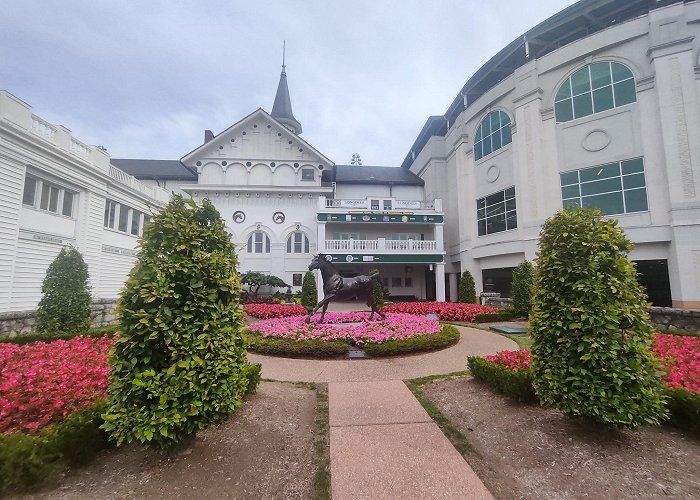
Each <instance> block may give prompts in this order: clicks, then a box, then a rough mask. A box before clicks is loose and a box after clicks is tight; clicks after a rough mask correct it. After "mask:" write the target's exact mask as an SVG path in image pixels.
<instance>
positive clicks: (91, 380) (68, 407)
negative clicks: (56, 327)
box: [0, 337, 112, 433]
mask: <svg viewBox="0 0 700 500" xmlns="http://www.w3.org/2000/svg"><path fill="white" fill-rule="evenodd" d="M111 345H112V339H110V338H108V337H100V338H89V337H87V338H86V337H76V338H74V339H71V340H56V341H54V342H51V343H49V344H46V343H43V342H35V343H32V344H27V345H25V346H18V345H15V344H5V343H0V432H2V433H10V432H15V431H24V432H29V433H32V432H37V431H38V430H40V429H42V428H44V427H46V426H49V425H51V424H55V423H58V422H60V421H61V420H63V418H64V417H65V416H66V415H68V414H69V413H71V412H72V411H73V410H76V409H78V408H81V407H84V406H88V405H89V404H90V403H92V402H93V401H95V399H97V398H103V397H106V395H107V385H108V375H109V363H108V361H107V352H108V351H109V348H110V346H111Z"/></svg>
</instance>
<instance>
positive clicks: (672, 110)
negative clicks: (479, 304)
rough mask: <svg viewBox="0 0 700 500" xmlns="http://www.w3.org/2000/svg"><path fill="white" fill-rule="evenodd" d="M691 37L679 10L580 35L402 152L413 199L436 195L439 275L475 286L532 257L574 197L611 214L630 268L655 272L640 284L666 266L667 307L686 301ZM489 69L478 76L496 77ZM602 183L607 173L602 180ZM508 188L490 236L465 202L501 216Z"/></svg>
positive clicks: (695, 30)
mask: <svg viewBox="0 0 700 500" xmlns="http://www.w3.org/2000/svg"><path fill="white" fill-rule="evenodd" d="M589 3H591V4H592V3H596V4H603V3H605V2H589ZM609 3H612V2H609ZM582 4H583V3H582ZM579 7H581V8H585V6H583V5H582V6H578V5H577V6H574V7H572V8H570V10H571V9H575V8H579ZM565 12H566V11H565ZM563 14H564V13H561V14H559V15H558V16H562V15H563ZM555 18H556V16H555V17H554V18H552V19H553V20H555ZM555 21H556V20H555ZM555 21H552V22H555ZM589 21H590V20H589ZM547 22H549V21H547ZM547 22H545V23H543V25H544V24H546V23H547ZM581 22H587V21H586V20H585V19H582V20H581ZM542 29H545V28H542ZM699 35H700V3H699V2H689V3H685V4H683V3H677V4H674V5H671V6H668V7H663V8H659V9H656V10H652V11H651V12H650V13H649V14H648V15H642V16H641V17H637V18H633V19H631V20H627V21H626V22H622V23H619V24H616V25H614V26H611V27H609V28H606V29H602V30H600V31H598V32H597V33H594V34H592V35H589V36H585V37H581V38H580V39H578V40H576V41H573V42H571V43H568V44H567V45H564V46H562V47H561V48H558V49H556V50H553V51H551V52H549V53H546V55H543V56H541V57H539V58H537V59H533V60H530V61H527V62H525V64H523V65H521V66H520V67H518V68H517V69H516V70H515V71H512V70H511V71H512V73H511V74H503V73H499V75H500V76H499V80H500V81H499V82H498V83H495V84H494V85H492V86H491V87H490V88H487V89H486V90H484V89H477V90H478V92H479V93H478V94H476V95H477V97H476V98H472V99H471V100H469V101H468V105H466V106H464V107H463V108H462V109H463V110H462V111H461V112H460V113H459V115H458V116H456V119H454V118H453V119H451V120H449V121H448V123H447V126H446V131H444V132H443V133H435V134H433V135H432V137H430V138H429V139H428V140H427V141H425V142H424V144H422V145H421V146H420V148H415V147H414V150H413V151H412V153H411V154H410V158H409V161H408V164H407V165H405V166H408V167H410V169H411V171H412V172H414V173H416V174H417V175H419V176H420V177H421V178H423V179H424V180H425V192H426V196H427V197H436V198H442V199H444V203H445V210H446V212H447V213H448V214H449V217H448V218H447V219H446V226H445V233H446V236H445V245H446V250H447V270H448V273H459V272H461V271H463V270H465V269H468V270H469V271H471V273H472V274H473V275H474V278H475V280H476V283H477V291H481V290H482V289H484V288H485V284H484V283H483V279H484V277H487V279H495V280H496V281H498V280H499V279H500V278H501V276H500V275H499V272H500V271H501V270H502V271H508V270H509V269H510V268H512V267H514V266H516V265H517V264H518V263H520V262H522V261H523V260H524V259H528V260H532V259H533V258H534V257H535V254H536V251H537V245H538V237H539V232H540V230H541V227H542V224H543V222H544V221H545V220H546V219H547V218H548V217H550V216H551V215H553V214H554V213H555V212H556V211H557V210H560V209H561V208H562V207H563V205H564V202H565V201H566V203H579V204H580V203H583V204H584V205H586V206H596V207H601V208H604V209H605V210H607V212H608V214H609V215H610V216H611V217H616V218H617V219H618V220H619V224H620V227H622V228H623V229H624V230H625V232H626V233H627V235H628V237H629V238H630V239H631V240H632V241H633V242H634V244H635V248H634V250H633V251H632V253H631V256H630V257H631V259H632V260H635V261H637V262H638V269H639V270H640V272H642V273H644V270H645V269H647V268H649V266H657V265H658V266H660V267H661V271H659V272H658V273H657V271H654V273H655V274H654V276H652V278H650V279H651V280H652V281H655V280H656V281H663V276H662V275H663V273H664V271H663V268H664V267H666V268H667V269H668V279H669V281H670V287H669V289H670V298H671V299H672V304H673V305H674V306H677V307H695V308H697V307H700V101H699V100H698V96H699V93H700V71H698V68H699V67H700V60H699V56H698V53H699V49H700V36H699ZM528 38H529V39H532V37H528ZM532 47H536V45H534V44H533V45H532ZM505 50H506V49H504V51H505ZM520 50H522V51H523V54H524V53H525V50H526V48H525V47H524V46H523V47H522V48H521V49H520ZM494 59H496V58H494ZM609 63H612V65H611V66H610V68H612V69H611V71H612V77H610V75H609V74H607V73H606V69H605V68H607V66H606V65H607V64H609ZM496 64H497V62H490V63H488V64H487V65H486V66H484V68H482V69H480V70H479V72H478V75H484V74H485V73H487V72H488V71H494V72H495V71H500V68H493V67H492V66H495V65H496ZM490 65H491V66H490ZM582 68H584V69H582ZM586 68H587V69H586ZM624 68H627V70H625V69H624ZM588 72H590V73H588ZM582 75H583V76H582ZM586 75H590V78H591V80H590V81H589V82H588V83H586V82H585V81H584V80H585V76H586ZM600 75H602V76H600ZM630 75H631V77H632V79H630ZM475 78H476V77H475ZM570 78H571V79H572V80H571V87H568V85H569V81H570V80H569V79H570ZM494 81H495V79H494ZM618 81H619V82H620V83H615V82H618ZM468 85H469V82H468V84H467V86H468ZM587 87H588V90H586V89H587ZM475 88H476V87H475ZM613 91H614V92H613ZM475 92H476V91H475ZM468 93H469V90H468V89H467V92H466V93H465V94H468ZM567 93H570V94H573V95H575V96H574V97H571V98H569V97H567ZM589 94H590V96H589ZM613 95H614V97H612V96H613ZM591 100H592V103H593V107H592V108H590V110H589V109H588V107H589V106H590V104H589V103H590V102H591ZM569 106H573V107H572V108H569ZM557 107H559V108H557ZM572 110H573V111H572ZM589 111H591V112H589ZM498 112H502V113H503V114H498ZM494 113H495V114H494ZM569 113H571V115H570V116H569ZM490 116H494V118H493V120H492V119H491V118H488V117H490ZM506 116H507V118H504V117H506ZM485 119H488V122H487V123H486V122H485ZM508 119H509V120H510V126H509V128H510V131H509V132H508V131H506V132H501V135H500V137H498V138H496V137H495V136H494V135H493V134H494V132H493V130H492V128H493V127H501V124H502V123H503V122H505V121H507V120H508ZM482 125H484V126H483V127H482ZM497 130H499V131H500V130H501V129H500V128H499V129H497ZM485 134H491V135H490V136H489V138H488V139H487V140H490V141H491V142H490V143H489V145H488V146H485V145H484V144H485V139H484V138H483V137H484V136H485ZM509 138H510V140H509ZM506 141H508V143H507V144H506ZM414 146H415V145H414ZM614 165H618V166H617V167H615V166H614ZM608 166H609V167H608ZM590 167H596V168H595V169H593V170H585V169H587V168H590ZM603 167H605V168H606V169H608V168H609V169H610V172H613V171H614V170H615V168H617V169H618V173H617V174H614V175H613V174H612V173H611V174H608V173H606V172H607V170H606V171H605V172H604V168H603ZM609 175H610V176H612V177H615V178H614V179H613V178H612V177H610V178H609V179H607V180H605V178H606V177H608V176H609ZM577 176H578V177H577ZM572 179H573V180H572ZM576 179H578V180H576ZM606 183H607V184H606ZM606 186H607V187H606ZM508 188H514V190H515V200H514V202H516V205H517V209H514V210H513V211H512V212H511V213H510V215H512V216H513V218H512V220H513V224H508V223H507V222H506V223H505V226H503V225H502V224H503V223H502V219H500V217H501V215H500V213H499V215H498V217H499V219H498V220H496V219H494V220H493V224H492V225H491V227H492V229H493V232H492V233H490V232H489V231H488V230H487V229H486V226H485V225H484V222H487V221H488V220H489V217H488V215H486V217H485V219H483V220H484V222H480V221H479V219H480V218H481V216H480V214H483V213H484V212H483V211H480V208H479V207H478V206H477V204H478V203H480V200H484V201H483V203H484V205H485V206H486V210H485V212H486V213H487V214H488V213H489V210H490V211H491V213H497V212H498V210H500V209H501V207H503V206H505V207H506V208H505V210H508V206H509V205H508V203H509V202H508V201H507V200H506V201H505V205H500V204H499V205H497V204H496V202H497V201H498V200H497V199H496V198H498V195H499V193H501V192H503V193H504V194H503V196H504V198H507V196H508V194H507V192H506V191H505V190H507V189H508ZM490 195H494V196H492V197H491V201H489V198H487V197H489V196H490ZM512 206H513V204H512V202H511V207H512ZM508 215H509V214H508V213H506V214H505V216H506V217H508ZM516 216H517V227H514V226H515V225H516V222H515V221H516V219H515V217H516ZM480 224H481V226H480ZM504 228H505V230H502V229H504ZM483 232H486V234H480V233H483ZM651 286H659V287H662V286H663V285H660V284H659V283H652V285H651ZM660 292H663V290H661V291H660ZM651 295H652V294H651V293H650V297H651ZM662 295H663V293H662ZM659 300H663V297H662V298H660V299H659ZM669 302H670V301H669ZM667 305H671V304H670V303H669V304H667Z"/></svg>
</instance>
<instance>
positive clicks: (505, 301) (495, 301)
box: [482, 297, 513, 308]
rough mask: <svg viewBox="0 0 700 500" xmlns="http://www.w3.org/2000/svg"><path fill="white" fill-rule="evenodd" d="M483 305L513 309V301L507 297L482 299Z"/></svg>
mask: <svg viewBox="0 0 700 500" xmlns="http://www.w3.org/2000/svg"><path fill="white" fill-rule="evenodd" d="M482 302H483V305H485V306H493V307H501V308H506V307H513V299H509V298H507V297H482Z"/></svg>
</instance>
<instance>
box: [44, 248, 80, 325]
mask: <svg viewBox="0 0 700 500" xmlns="http://www.w3.org/2000/svg"><path fill="white" fill-rule="evenodd" d="M41 293H42V297H41V301H40V302H39V307H38V309H37V322H36V330H37V332H39V333H82V332H85V331H86V330H87V329H88V328H90V303H91V302H92V299H91V297H90V287H89V285H88V268H87V264H85V261H84V260H83V256H82V255H80V252H78V251H77V250H76V249H75V248H73V247H63V248H61V251H60V252H59V253H58V255H57V256H56V258H55V259H54V261H53V262H52V263H51V265H49V268H48V269H47V270H46V276H45V277H44V282H43V283H42V285H41Z"/></svg>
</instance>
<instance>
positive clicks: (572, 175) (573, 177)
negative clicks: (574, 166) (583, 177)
mask: <svg viewBox="0 0 700 500" xmlns="http://www.w3.org/2000/svg"><path fill="white" fill-rule="evenodd" d="M569 184H578V170H574V171H573V172H566V173H564V174H561V185H562V186H568V185H569Z"/></svg>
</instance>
